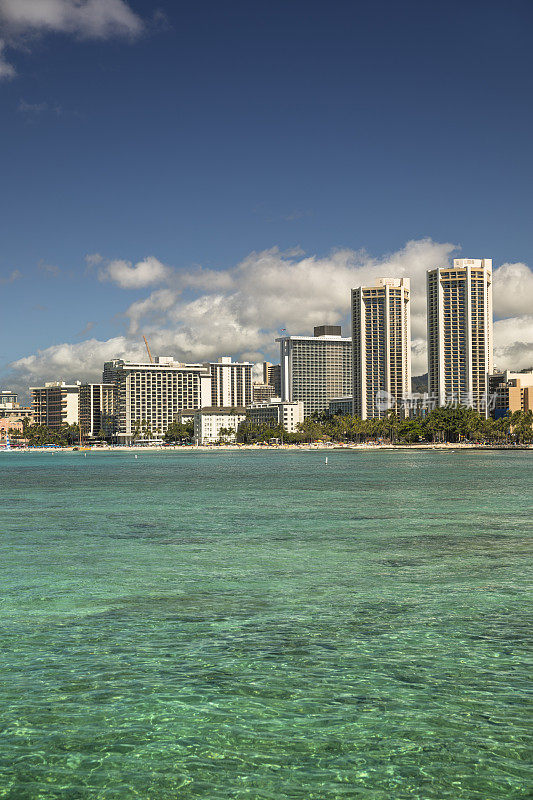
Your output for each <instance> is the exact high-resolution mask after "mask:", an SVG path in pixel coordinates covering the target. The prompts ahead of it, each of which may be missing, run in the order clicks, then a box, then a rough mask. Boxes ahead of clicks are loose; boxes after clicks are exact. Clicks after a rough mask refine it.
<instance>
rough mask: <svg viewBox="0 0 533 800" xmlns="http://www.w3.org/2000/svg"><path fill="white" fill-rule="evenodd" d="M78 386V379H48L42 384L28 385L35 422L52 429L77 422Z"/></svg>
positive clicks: (79, 384)
mask: <svg viewBox="0 0 533 800" xmlns="http://www.w3.org/2000/svg"><path fill="white" fill-rule="evenodd" d="M80 386H81V383H80V381H76V383H65V382H64V381H50V382H49V383H45V384H44V386H30V391H31V404H32V409H33V416H34V420H35V423H36V424H37V425H46V426H47V427H48V428H51V429H52V430H59V429H60V428H61V427H62V426H63V425H65V424H68V425H74V424H77V423H78V422H79V391H80Z"/></svg>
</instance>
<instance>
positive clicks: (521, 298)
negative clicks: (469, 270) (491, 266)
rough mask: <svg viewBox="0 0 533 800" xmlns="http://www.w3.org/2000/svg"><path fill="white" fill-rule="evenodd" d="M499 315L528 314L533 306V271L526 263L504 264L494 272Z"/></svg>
mask: <svg viewBox="0 0 533 800" xmlns="http://www.w3.org/2000/svg"><path fill="white" fill-rule="evenodd" d="M492 294H493V303H494V313H495V315H496V316H497V317H510V316H513V315H515V314H527V313H528V312H530V311H531V308H532V307H533V271H532V270H530V269H529V267H528V266H527V265H526V264H522V263H521V262H517V263H515V264H502V265H501V267H499V268H498V269H497V270H495V272H494V285H493V287H492Z"/></svg>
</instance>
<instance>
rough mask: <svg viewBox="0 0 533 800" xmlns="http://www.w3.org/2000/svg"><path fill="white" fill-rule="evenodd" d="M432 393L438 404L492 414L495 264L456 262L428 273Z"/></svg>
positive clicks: (465, 259)
mask: <svg viewBox="0 0 533 800" xmlns="http://www.w3.org/2000/svg"><path fill="white" fill-rule="evenodd" d="M427 325H428V389H429V394H430V396H432V397H434V398H435V399H436V401H437V403H438V405H446V404H447V403H460V404H461V405H466V406H471V407H472V408H474V409H475V410H476V411H479V412H482V413H486V394H487V388H488V375H489V373H491V372H492V260H491V259H490V258H481V259H478V258H455V259H454V261H453V267H439V268H438V269H432V270H429V272H428V273H427Z"/></svg>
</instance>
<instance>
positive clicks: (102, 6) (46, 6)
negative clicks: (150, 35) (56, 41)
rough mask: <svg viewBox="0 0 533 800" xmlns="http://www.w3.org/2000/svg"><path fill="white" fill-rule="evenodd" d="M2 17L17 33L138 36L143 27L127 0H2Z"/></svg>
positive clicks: (90, 37)
mask: <svg viewBox="0 0 533 800" xmlns="http://www.w3.org/2000/svg"><path fill="white" fill-rule="evenodd" d="M0 21H1V22H2V23H3V24H4V26H5V28H6V29H7V31H8V32H9V33H11V34H12V35H15V36H16V35H17V34H24V33H46V32H60V33H71V34H76V35H77V36H81V37H83V38H88V39H108V38H111V37H114V36H129V37H134V36H138V35H139V34H140V33H141V31H142V29H143V22H142V20H141V19H140V17H139V16H137V14H135V13H134V12H133V11H132V10H131V8H130V7H129V5H128V3H127V2H125V0H0Z"/></svg>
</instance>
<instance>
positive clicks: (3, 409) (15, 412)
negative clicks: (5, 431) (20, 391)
mask: <svg viewBox="0 0 533 800" xmlns="http://www.w3.org/2000/svg"><path fill="white" fill-rule="evenodd" d="M18 400H19V398H18V395H17V393H16V392H12V391H10V390H8V389H3V390H2V391H0V419H11V420H13V421H15V420H24V419H27V420H28V422H29V423H30V424H31V423H33V409H32V408H29V407H27V406H21V405H20V404H19V401H18Z"/></svg>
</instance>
